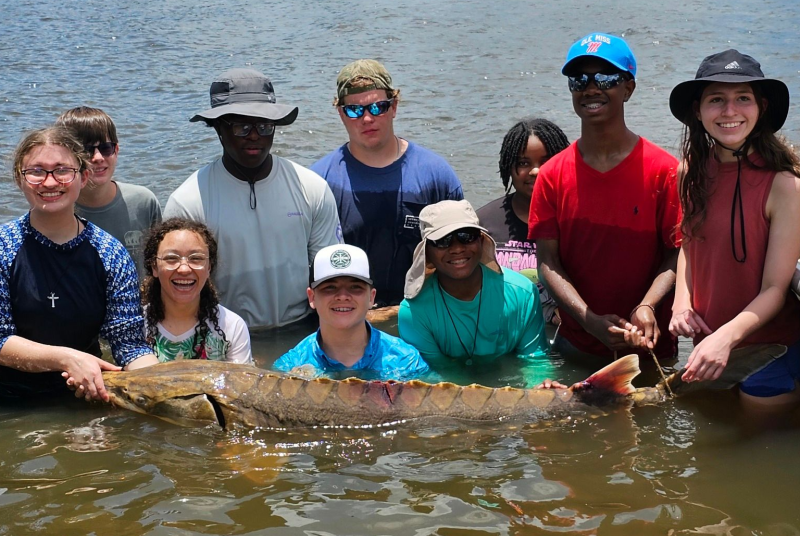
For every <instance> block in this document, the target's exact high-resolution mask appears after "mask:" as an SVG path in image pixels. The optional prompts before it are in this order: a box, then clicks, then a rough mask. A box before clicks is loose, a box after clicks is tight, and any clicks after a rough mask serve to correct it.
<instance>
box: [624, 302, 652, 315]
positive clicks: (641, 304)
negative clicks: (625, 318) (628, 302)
mask: <svg viewBox="0 0 800 536" xmlns="http://www.w3.org/2000/svg"><path fill="white" fill-rule="evenodd" d="M639 307H647V308H648V309H650V310H651V311H653V316H656V308H655V307H653V306H652V305H650V304H649V303H640V304H639V305H637V306H636V307H634V308H633V309H632V310H631V315H630V318H633V313H635V312H636V309H638V308H639Z"/></svg>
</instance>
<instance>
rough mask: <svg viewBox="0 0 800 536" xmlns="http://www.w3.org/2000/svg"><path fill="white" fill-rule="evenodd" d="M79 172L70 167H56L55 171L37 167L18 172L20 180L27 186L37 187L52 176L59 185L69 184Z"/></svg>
mask: <svg viewBox="0 0 800 536" xmlns="http://www.w3.org/2000/svg"><path fill="white" fill-rule="evenodd" d="M79 171H80V169H75V168H71V167H57V168H55V169H44V168H38V167H37V168H28V169H23V170H20V173H22V178H23V179H25V181H26V182H27V183H28V184H31V185H33V186H39V185H40V184H42V183H43V182H44V181H46V180H47V176H48V175H52V176H53V178H54V179H55V180H56V182H58V183H59V184H69V183H71V182H72V181H74V180H75V178H76V177H77V176H78V172H79Z"/></svg>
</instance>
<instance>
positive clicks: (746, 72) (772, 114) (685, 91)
mask: <svg viewBox="0 0 800 536" xmlns="http://www.w3.org/2000/svg"><path fill="white" fill-rule="evenodd" d="M710 82H725V83H729V84H740V83H744V82H749V83H754V84H758V86H759V88H760V89H761V93H762V94H763V96H764V98H765V99H767V101H768V104H767V109H766V110H765V111H764V116H765V120H766V121H767V123H768V124H769V126H770V128H772V129H773V130H774V131H776V132H777V131H778V130H780V129H781V127H782V126H783V123H784V121H786V116H787V115H788V114H789V88H787V87H786V84H784V83H783V82H781V81H780V80H775V79H772V78H765V77H764V73H763V72H762V71H761V64H760V63H758V62H757V61H756V60H755V59H754V58H752V57H751V56H748V55H747V54H742V53H740V52H739V51H738V50H734V49H729V50H726V51H725V52H719V53H717V54H712V55H710V56H707V57H706V58H705V59H704V60H703V61H702V62H701V63H700V67H699V68H698V69H697V74H696V75H695V77H694V80H687V81H686V82H681V83H680V84H678V85H677V86H675V88H674V89H673V90H672V93H670V95H669V109H670V111H671V112H672V115H674V116H675V117H676V118H677V119H678V121H680V122H682V123H685V122H686V117H687V115H688V114H689V113H690V112H691V111H692V103H693V102H694V100H695V99H696V98H697V93H698V91H699V90H700V88H701V87H703V86H704V85H705V84H708V83H710Z"/></svg>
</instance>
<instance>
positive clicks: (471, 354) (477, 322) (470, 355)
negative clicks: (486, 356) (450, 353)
mask: <svg viewBox="0 0 800 536" xmlns="http://www.w3.org/2000/svg"><path fill="white" fill-rule="evenodd" d="M437 286H438V287H439V295H440V296H441V297H442V303H443V304H444V309H445V311H447V316H448V317H450V324H452V325H453V331H455V332H456V337H458V342H459V344H461V348H463V349H464V353H465V354H467V357H468V358H469V359H472V358H473V357H474V356H475V347H476V346H477V344H478V327H479V326H480V325H481V309H482V307H481V305H483V279H481V289H480V290H479V291H478V292H479V293H480V295H479V296H478V315H477V319H476V320H475V338H473V339H472V352H468V351H467V345H466V344H464V341H463V340H461V334H459V332H458V327H456V323H455V321H454V320H453V314H452V313H451V312H450V307H448V306H447V300H446V299H445V297H444V290H442V284H441V282H439V281H438V280H437Z"/></svg>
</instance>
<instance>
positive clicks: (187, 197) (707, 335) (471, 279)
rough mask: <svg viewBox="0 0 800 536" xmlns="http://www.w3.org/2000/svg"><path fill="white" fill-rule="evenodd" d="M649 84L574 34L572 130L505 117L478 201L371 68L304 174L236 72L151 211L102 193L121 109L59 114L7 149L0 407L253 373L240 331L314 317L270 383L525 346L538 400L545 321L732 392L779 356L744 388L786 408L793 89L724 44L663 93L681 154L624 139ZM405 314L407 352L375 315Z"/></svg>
mask: <svg viewBox="0 0 800 536" xmlns="http://www.w3.org/2000/svg"><path fill="white" fill-rule="evenodd" d="M636 68H637V66H636V60H635V57H634V55H633V52H632V51H631V49H630V47H629V46H628V44H627V43H626V42H625V41H624V40H623V39H621V38H620V37H617V36H613V35H609V34H604V33H593V34H589V35H587V36H585V37H584V38H582V39H580V40H578V41H577V42H575V43H574V45H573V46H572V47H571V48H570V49H569V51H568V53H567V57H566V61H565V63H564V65H563V67H562V73H563V74H564V75H565V76H566V77H567V88H568V90H569V93H570V95H571V97H572V103H573V108H574V110H575V113H576V115H577V116H578V118H579V119H580V122H581V135H580V138H579V139H578V140H576V141H574V142H572V143H570V142H569V140H568V139H567V137H566V136H565V135H564V133H563V132H562V130H561V129H560V128H559V127H558V126H556V125H555V124H553V123H552V122H550V121H547V120H545V119H525V120H522V121H520V122H519V123H517V124H515V125H514V126H513V127H512V128H511V129H510V130H509V131H508V133H507V135H506V136H505V138H504V140H503V143H502V148H501V152H500V161H499V171H500V176H501V178H502V182H503V185H504V186H505V188H506V192H505V195H504V196H502V197H501V198H499V199H497V200H495V201H493V202H491V203H489V204H488V205H486V206H484V207H482V208H481V209H479V210H477V211H475V210H474V209H473V207H472V206H471V205H470V204H469V202H467V201H466V200H464V199H463V197H464V195H463V191H462V188H461V184H460V182H459V180H458V178H457V176H456V174H455V172H454V171H453V169H452V168H451V167H450V165H449V164H448V163H447V162H446V161H445V160H444V159H443V158H442V157H440V156H439V155H437V154H435V153H433V152H432V151H430V150H428V149H426V148H424V147H422V146H420V145H417V144H415V143H413V142H411V141H408V140H406V139H404V138H401V137H399V136H397V135H396V134H395V132H394V127H393V120H394V118H395V116H396V113H397V110H398V103H399V102H400V91H399V89H397V88H395V87H394V86H393V82H392V78H391V76H390V75H389V73H388V71H387V70H386V68H385V67H384V66H383V65H382V64H380V63H379V62H377V61H375V60H357V61H355V62H353V63H351V64H349V65H347V66H345V67H344V68H343V69H342V70H341V71H340V72H339V74H338V77H337V80H336V96H335V98H334V102H333V104H334V106H335V107H336V110H337V112H338V114H339V116H340V118H341V120H342V123H343V125H344V127H345V129H346V132H347V137H348V141H347V142H346V143H344V144H343V145H342V146H341V147H339V148H338V149H336V150H334V151H332V152H331V153H329V154H327V155H326V156H324V157H322V158H321V159H320V160H319V161H317V162H316V163H315V164H314V165H312V166H311V168H306V167H303V166H300V165H298V164H296V163H294V162H292V161H291V160H289V159H286V158H283V157H279V156H277V155H273V154H271V152H270V149H271V146H272V142H273V137H274V133H275V129H276V127H277V126H283V125H289V124H291V123H292V122H294V121H295V119H296V118H297V115H298V108H297V107H295V106H290V105H285V104H279V103H278V102H277V99H276V97H275V93H274V90H273V86H272V83H271V82H270V80H269V79H268V78H267V77H265V76H264V75H263V74H261V73H259V72H257V71H254V70H251V69H232V70H229V71H226V72H224V73H222V74H221V75H220V76H219V77H218V78H217V79H216V80H215V81H214V82H213V83H212V84H211V90H210V96H211V108H210V109H208V110H205V111H203V112H201V113H199V114H197V115H195V116H194V117H193V118H192V119H191V121H197V122H203V123H205V124H206V125H207V126H208V127H211V128H213V129H214V130H215V132H216V133H217V135H218V137H219V140H220V143H221V145H222V149H223V152H222V156H221V157H220V158H218V159H216V160H215V161H213V162H211V163H210V164H208V165H206V166H204V167H202V168H201V169H199V170H198V171H197V172H195V173H194V174H192V175H191V176H190V177H189V178H188V179H187V180H186V181H185V182H184V183H183V184H182V185H181V186H179V187H178V188H177V189H176V190H175V191H174V192H173V193H172V195H170V197H169V199H168V201H167V203H166V206H165V209H164V212H163V214H162V211H161V208H160V205H159V203H158V200H157V199H156V198H155V196H154V195H153V194H152V192H150V191H149V190H147V189H146V188H144V187H141V186H136V185H131V184H126V183H123V182H120V181H118V180H114V177H113V175H114V171H115V167H116V163H117V157H118V154H119V150H120V146H119V143H118V138H117V133H116V129H115V127H114V123H113V121H112V120H111V118H110V117H109V116H108V115H107V114H106V113H104V112H103V111H101V110H98V109H93V108H87V107H80V108H75V109H72V110H69V111H67V112H65V113H64V114H62V115H61V116H60V117H59V118H58V120H57V121H56V124H55V125H54V126H51V127H47V128H44V129H41V130H37V131H34V132H31V133H30V134H28V135H26V136H25V137H24V139H23V140H22V141H21V143H20V144H19V146H18V147H17V150H16V152H15V154H14V179H15V181H16V184H17V186H18V187H19V188H20V190H21V191H22V192H23V194H24V195H25V198H26V199H27V201H28V204H29V206H30V210H29V211H28V213H26V214H25V215H24V216H22V217H20V218H19V219H16V220H14V221H11V222H9V223H6V224H5V225H3V226H2V227H0V243H1V244H2V245H1V246H0V395H3V396H32V395H34V396H36V395H40V394H43V393H53V392H63V391H65V390H66V388H70V389H72V390H74V391H75V395H76V396H79V397H85V398H86V399H89V400H92V399H101V400H107V397H108V395H107V393H106V392H105V389H104V386H103V381H102V371H106V370H121V369H125V370H130V369H134V368H139V367H143V366H150V365H154V364H156V363H158V362H160V361H170V360H175V359H214V360H227V361H231V362H237V363H252V362H253V357H252V351H251V349H250V335H249V330H250V329H255V328H265V327H266V328H273V327H280V326H284V325H287V324H290V323H294V322H307V323H308V325H309V330H311V329H312V328H311V326H314V325H317V324H316V322H317V321H318V329H317V330H316V331H315V332H314V333H311V334H310V335H309V336H308V337H307V338H305V339H304V340H302V341H301V342H300V343H299V344H298V345H297V347H295V348H294V349H292V350H290V351H289V352H288V353H286V354H285V355H284V356H282V357H281V358H279V359H278V360H277V361H276V362H275V363H274V365H273V366H274V368H276V369H278V370H282V371H287V372H291V373H294V374H302V375H312V376H313V375H318V374H336V373H338V372H339V371H341V373H342V374H349V373H351V372H352V371H360V372H361V373H363V374H366V375H367V376H368V377H375V378H380V379H398V380H406V379H410V378H420V377H421V378H425V379H439V378H444V379H446V378H447V377H448V373H449V371H450V370H451V369H452V368H464V367H471V368H472V369H481V368H485V367H487V366H491V363H493V362H494V361H495V360H496V359H497V358H498V357H499V356H502V355H506V354H509V353H513V354H515V355H517V356H519V357H520V358H521V359H520V369H521V371H522V376H523V378H524V381H525V383H526V384H527V385H529V386H531V385H536V384H538V383H539V382H541V381H542V379H543V376H542V364H546V363H547V362H548V355H549V353H550V351H551V345H550V343H549V341H548V339H547V336H546V335H545V326H546V325H552V326H553V327H554V329H557V332H556V337H555V340H554V342H553V348H552V350H555V351H557V352H558V353H559V354H560V355H562V356H564V357H566V358H569V359H601V360H609V359H614V358H616V357H617V356H618V354H619V352H625V353H631V352H636V353H640V354H641V355H648V354H651V353H652V354H653V355H654V356H657V357H658V359H659V360H662V361H666V362H669V361H670V360H672V361H673V362H674V360H675V358H676V356H677V337H678V336H683V337H689V338H692V339H694V343H695V346H694V349H693V351H692V353H691V355H690V356H689V359H688V363H687V366H686V371H685V373H684V375H683V378H684V379H685V380H688V381H703V380H713V379H715V378H717V377H719V375H720V374H721V373H722V371H723V370H724V368H725V366H726V364H727V361H728V358H729V355H730V352H731V350H733V349H734V348H738V347H743V346H748V345H753V344H758V343H769V344H780V345H784V346H786V347H787V351H786V352H785V353H784V354H783V355H782V356H781V357H780V358H777V359H776V360H775V361H773V362H772V363H771V364H769V365H768V366H767V367H766V368H764V369H762V370H761V371H759V372H757V373H755V374H753V375H752V376H750V377H749V378H746V379H744V378H743V379H742V380H743V381H742V382H741V384H740V392H741V398H742V400H743V403H744V404H745V405H747V406H749V407H752V408H758V409H759V410H761V411H766V412H775V413H779V412H783V411H785V410H786V409H788V408H793V407H796V405H797V403H798V395H797V393H798V391H797V389H796V385H797V383H796V382H797V380H798V378H800V301H798V300H797V299H796V298H795V297H794V296H793V295H792V294H791V293H790V292H789V282H790V280H791V278H792V274H793V273H794V269H795V264H796V262H797V259H798V257H800V231H798V223H800V178H798V177H799V176H800V159H798V157H797V155H795V154H794V152H793V151H792V150H791V148H790V147H789V146H788V145H787V144H786V143H785V142H784V141H783V139H782V138H781V137H779V136H778V135H777V134H776V133H777V132H778V131H779V130H780V128H781V127H782V125H783V123H784V121H785V119H786V116H787V114H788V109H789V92H788V89H787V87H786V85H785V84H784V83H783V82H781V81H779V80H775V79H769V78H766V77H765V76H764V74H763V72H762V71H761V67H760V65H759V63H758V62H757V61H756V60H755V59H753V58H752V57H750V56H747V55H744V54H741V53H740V52H738V51H736V50H726V51H724V52H720V53H717V54H713V55H711V56H708V57H707V58H705V59H704V60H703V61H702V62H701V64H700V67H699V69H698V71H697V75H696V77H695V78H694V79H692V80H687V81H685V82H682V83H680V84H678V85H677V86H676V87H675V88H674V89H673V90H672V93H671V95H670V109H671V111H672V114H673V115H674V116H675V118H676V119H678V120H679V121H681V122H682V123H683V124H684V125H685V134H684V140H683V144H682V147H681V154H680V157H681V161H680V162H679V161H678V159H676V158H675V157H674V156H672V155H671V154H669V153H668V152H667V151H665V150H663V149H661V148H659V147H658V146H656V145H655V144H653V143H651V142H650V141H648V140H646V139H644V138H643V137H641V136H639V135H637V134H635V133H634V132H632V131H631V130H630V129H629V128H628V127H627V125H626V123H625V114H624V108H625V103H626V102H627V101H628V99H630V98H631V97H632V95H633V94H634V90H635V88H636ZM162 220H163V221H162ZM312 311H314V312H315V314H310V313H311V312H312ZM394 314H397V318H398V330H399V335H400V336H399V337H394V336H392V335H389V334H387V333H384V332H382V331H380V330H378V329H377V328H375V327H373V326H372V325H371V323H370V320H373V321H374V320H377V319H384V318H388V317H391V316H393V315H394ZM312 322H313V324H312ZM99 338H102V339H105V340H107V341H108V343H109V345H110V348H111V356H112V357H113V361H114V364H112V363H111V362H109V361H106V360H104V359H102V358H101V350H100V345H99V341H98V339H99ZM545 375H547V374H545ZM542 385H544V386H546V387H551V386H555V387H559V386H561V384H559V383H558V382H555V381H551V380H549V379H548V380H547V381H546V382H544V383H543V384H542Z"/></svg>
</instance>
